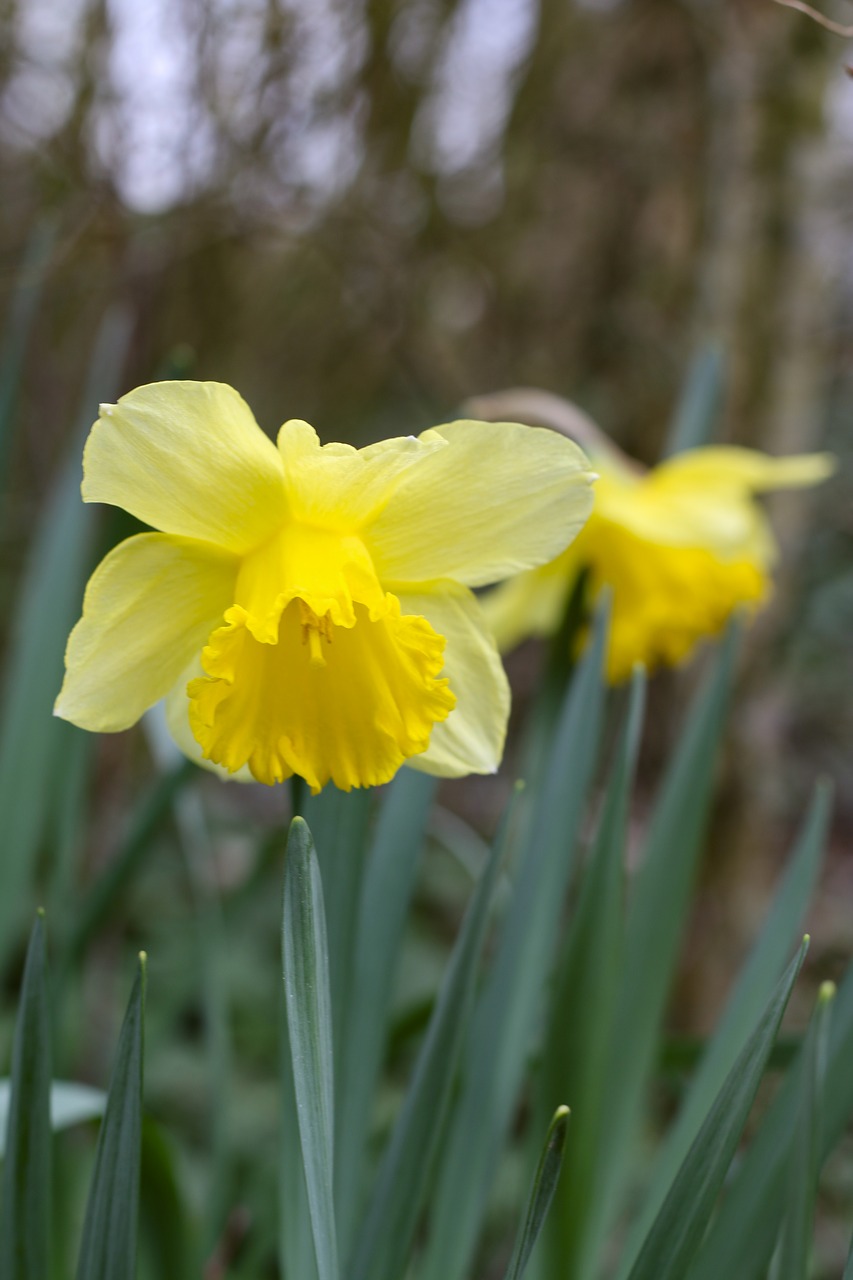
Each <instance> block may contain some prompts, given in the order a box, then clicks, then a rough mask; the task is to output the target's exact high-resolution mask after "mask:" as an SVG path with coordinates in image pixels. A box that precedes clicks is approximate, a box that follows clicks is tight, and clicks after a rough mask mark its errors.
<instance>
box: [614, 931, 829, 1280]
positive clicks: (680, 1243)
mask: <svg viewBox="0 0 853 1280" xmlns="http://www.w3.org/2000/svg"><path fill="white" fill-rule="evenodd" d="M807 949H808V938H806V939H804V941H803V945H802V946H801V947H800V950H799V952H798V954H797V955H796V956H795V957H794V959H793V960H792V962H791V964H790V965H789V966H788V969H787V971H786V972H785V973H784V974H783V976H782V978H781V980H780V981H779V983H778V985H777V987H776V990H775V991H774V992H773V995H772V996H771V998H770V1001H769V1002H768V1004H767V1007H766V1009H765V1011H764V1014H763V1016H762V1018H761V1020H760V1022H759V1023H758V1026H757V1027H756V1028H755V1030H754V1031H753V1033H752V1035H751V1036H750V1038H749V1040H748V1041H747V1043H746V1044H745V1046H744V1048H743V1050H742V1051H741V1053H740V1055H739V1057H738V1059H737V1061H736V1062H735V1065H734V1066H733V1067H732V1070H731V1071H730V1072H729V1075H728V1076H727V1078H726V1080H725V1082H724V1084H723V1087H722V1089H721V1090H720V1092H719V1094H718V1095H717V1098H716V1101H715V1102H714V1104H713V1106H712V1107H711V1110H710V1111H709V1112H708V1115H707V1116H706V1118H705V1120H704V1122H703V1124H702V1127H701V1128H700V1130H699V1132H698V1133H697V1135H696V1138H695V1139H694V1141H693V1144H692V1146H691V1147H690V1150H689V1151H688V1153H687V1156H686V1157H685V1159H684V1163H683V1164H682V1166H681V1168H680V1169H679V1171H678V1173H677V1175H676V1177H675V1180H674V1182H673V1184H672V1186H671V1187H670V1189H669V1192H668V1194H667V1197H666V1199H665V1200H664V1202H663V1205H662V1206H661V1210H660V1213H659V1214H658V1216H657V1218H656V1219H655V1221H654V1224H653V1226H652V1229H651V1231H650V1232H649V1234H648V1236H647V1237H646V1239H645V1241H644V1242H643V1246H642V1248H641V1250H640V1253H639V1255H638V1257H637V1261H636V1262H635V1263H634V1266H633V1267H632V1268H631V1273H630V1280H684V1278H685V1277H686V1276H687V1274H688V1269H689V1267H690V1263H691V1261H692V1259H693V1257H694V1255H695V1253H696V1250H697V1249H698V1248H699V1245H700V1243H701V1240H702V1236H703V1234H704V1232H705V1229H706V1227H707V1225H708V1222H709V1221H710V1218H711V1214H712V1213H713V1211H714V1205H715V1203H716V1200H717V1195H718V1194H719V1191H720V1187H721V1186H722V1185H723V1179H724V1178H725V1176H726V1171H727V1170H728V1167H729V1165H730V1164H731V1160H732V1157H733V1155H734V1153H735V1151H736V1150H737V1144H738V1141H739V1139H740V1135H741V1132H742V1131H743V1128H744V1125H745V1124H746V1121H747V1118H748V1116H749V1112H750V1110H751V1108H752V1104H753V1102H754V1100H755V1095H756V1093H757V1092H758V1086H759V1084H760V1083H761V1078H762V1076H763V1074H764V1069H765V1067H766V1065H767V1059H768V1058H769V1056H770V1050H771V1049H772V1047H773V1041H774V1040H775V1039H776V1035H777V1033H778V1030H779V1026H780V1024H781V1022H782V1016H783V1014H784V1012H785V1007H786V1005H787V1003H788V999H789V997H790V995H791V991H792V989H793V986H794V983H795V981H796V979H797V975H798V974H799V972H800V969H801V967H802V963H803V960H804V958H805V954H806V950H807ZM733 1274H737V1275H738V1276H744V1277H745V1276H746V1275H747V1274H748V1273H747V1272H745V1271H738V1272H736V1273H733Z"/></svg>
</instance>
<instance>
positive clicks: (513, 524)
mask: <svg viewBox="0 0 853 1280" xmlns="http://www.w3.org/2000/svg"><path fill="white" fill-rule="evenodd" d="M434 435H437V436H439V437H440V438H441V439H443V440H445V441H446V442H447V444H448V446H449V447H448V448H446V449H437V450H436V451H435V452H433V453H430V454H429V455H427V456H425V457H424V458H423V459H422V460H421V461H420V462H419V463H418V465H417V466H414V467H412V468H411V469H410V470H409V471H407V472H406V473H405V475H403V476H402V477H401V479H400V481H399V483H398V484H397V486H396V488H395V489H394V492H393V493H392V494H391V495H390V497H389V499H388V502H387V504H386V505H385V507H384V508H383V510H382V512H381V513H380V514H379V516H378V517H377V518H376V520H375V521H374V522H373V523H372V524H371V525H370V526H369V527H368V528H366V529H365V530H364V531H363V534H362V536H363V538H364V540H365V542H366V544H367V547H368V550H369V551H370V553H371V555H372V557H373V561H374V564H375V565H376V569H377V572H378V574H379V577H380V580H381V581H383V582H384V581H388V582H391V581H398V582H415V581H428V580H430V579H435V578H455V579H457V580H458V581H460V582H463V583H465V584H466V585H467V586H472V587H473V586H483V585H485V584H486V583H489V582H497V581H498V580H499V579H501V578H508V577H510V576H512V575H513V574H515V573H519V572H520V571H521V570H523V569H530V568H533V567H534V566H535V565H538V564H543V563H544V562H545V561H547V560H551V559H553V557H554V556H556V555H557V554H558V553H559V552H560V551H562V550H563V548H564V547H565V546H567V544H568V543H569V542H570V541H571V539H572V538H573V537H574V536H575V534H577V532H578V531H579V529H580V528H581V527H582V526H583V524H584V521H585V520H586V519H587V516H588V515H589V513H590V511H591V509H592V500H593V491H592V481H593V479H594V472H593V471H592V469H591V467H590V464H589V462H588V460H587V458H586V457H585V455H584V454H583V453H582V452H581V450H580V449H579V448H578V447H577V446H576V445H574V444H572V442H571V441H569V440H566V439H565V437H563V436H561V435H558V434H557V433H556V432H553V431H546V430H544V429H542V428H538V427H525V426H520V425H519V424H518V423H506V422H468V421H460V422H451V423H449V424H448V425H446V426H442V427H436V428H434V430H433V431H427V432H424V434H423V436H421V439H422V440H424V439H432V437H433V436H434Z"/></svg>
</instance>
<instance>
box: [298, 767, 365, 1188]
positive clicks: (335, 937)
mask: <svg viewBox="0 0 853 1280" xmlns="http://www.w3.org/2000/svg"><path fill="white" fill-rule="evenodd" d="M372 799H373V793H372V791H371V790H370V789H369V788H359V789H356V790H354V791H350V792H344V791H338V789H337V788H336V787H334V786H332V785H331V784H329V785H328V786H326V787H324V788H323V790H322V791H321V792H320V794H319V795H316V796H309V797H308V799H307V800H306V802H305V806H304V817H305V821H306V822H307V823H308V826H309V827H310V829H311V834H312V836H313V839H314V847H315V849H316V850H317V861H318V863H319V866H320V876H321V878H322V881H323V886H324V888H323V899H324V903H325V909H326V938H327V942H328V946H329V991H330V994H331V1001H332V1044H333V1046H334V1052H335V1062H334V1068H335V1075H334V1079H335V1116H336V1124H335V1130H336V1132H335V1142H336V1148H335V1168H336V1169H337V1163H338V1150H337V1147H338V1146H339V1144H340V1141H341V1138H340V1132H339V1130H340V1116H341V1107H342V1105H343V1095H344V1094H345V1092H346V1084H345V1073H344V1062H343V1059H344V1054H345V1053H346V1046H347V1041H348V1035H349V1024H350V1016H351V1009H352V997H351V987H352V984H353V971H354V953H355V949H356V946H357V942H356V937H357V925H358V904H359V897H360V891H361V879H362V873H363V869H364V862H365V858H366V855H367V849H368V841H367V826H368V822H369V819H370V809H371V802H372ZM336 1176H337V1175H336Z"/></svg>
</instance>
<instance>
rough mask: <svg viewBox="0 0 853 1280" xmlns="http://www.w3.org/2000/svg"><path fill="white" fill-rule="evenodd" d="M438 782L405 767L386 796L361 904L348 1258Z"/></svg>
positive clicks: (348, 1109)
mask: <svg viewBox="0 0 853 1280" xmlns="http://www.w3.org/2000/svg"><path fill="white" fill-rule="evenodd" d="M435 790H436V779H435V778H431V777H429V776H428V775H427V774H424V773H416V772H415V771H414V770H413V769H401V770H400V772H399V773H398V774H397V776H396V778H395V779H394V781H393V782H392V783H391V785H390V787H389V788H388V789H387V791H386V792H385V793H384V796H383V799H382V805H381V808H380V811H379V819H378V822H377V826H376V833H375V836H374V838H373V842H372V844H371V847H370V851H369V853H368V856H367V861H366V864H365V867H364V875H363V878H362V883H361V893H360V896H359V901H358V923H357V926H356V931H355V940H354V955H353V963H352V967H353V973H352V980H351V988H350V996H349V1000H350V1008H349V1013H348V1017H347V1039H346V1043H345V1044H344V1045H343V1052H342V1055H341V1057H342V1071H343V1079H342V1087H341V1089H340V1090H339V1096H340V1108H339V1109H338V1110H337V1111H336V1115H337V1129H338V1135H337V1136H338V1143H337V1147H336V1150H335V1204H336V1206H337V1212H338V1237H339V1241H340V1246H341V1253H342V1255H343V1257H344V1258H348V1256H349V1252H350V1247H351V1243H352V1239H353V1233H354V1230H355V1225H356V1222H357V1217H358V1213H359V1211H360V1209H361V1201H362V1197H363V1190H364V1182H365V1176H364V1153H365V1145H366V1139H367V1134H368V1132H369V1126H370V1117H371V1114H372V1111H373V1099H374V1091H375V1088H376V1082H377V1080H378V1077H379V1072H380V1068H381V1065H382V1058H383V1054H384V1051H385V1046H386V1041H387V1033H388V1015H389V1009H390V1007H391V997H392V992H393V984H394V977H395V974H396V972H397V964H398V958H399V954H400V947H401V944H402V940H403V932H404V928H405V923H406V917H407V913H408V909H409V904H410V902H411V899H412V892H413V890H414V886H415V879H416V876H417V871H418V867H419V865H420V857H421V852H422V850H423V846H424V833H425V830H426V824H427V816H428V814H429V811H430V806H431V804H432V801H433V797H434V796H435Z"/></svg>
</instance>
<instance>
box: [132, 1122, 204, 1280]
mask: <svg viewBox="0 0 853 1280" xmlns="http://www.w3.org/2000/svg"><path fill="white" fill-rule="evenodd" d="M139 1196H140V1199H139V1221H140V1236H141V1245H142V1246H144V1248H145V1252H146V1254H147V1256H148V1257H149V1258H150V1259H151V1272H152V1274H153V1275H155V1276H156V1277H157V1280H186V1277H187V1276H188V1275H191V1274H192V1270H191V1266H190V1262H189V1232H188V1223H187V1217H186V1214H185V1212H184V1207H183V1201H182V1199H181V1192H180V1187H179V1184H178V1178H177V1171H176V1169H175V1160H174V1156H173V1154H172V1149H171V1145H170V1144H169V1142H167V1140H166V1138H165V1136H164V1134H163V1131H162V1129H161V1128H160V1126H159V1125H157V1124H155V1123H154V1121H153V1120H150V1119H149V1118H148V1117H147V1116H146V1117H145V1118H144V1119H143V1122H142V1155H141V1164H140V1191H139Z"/></svg>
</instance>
